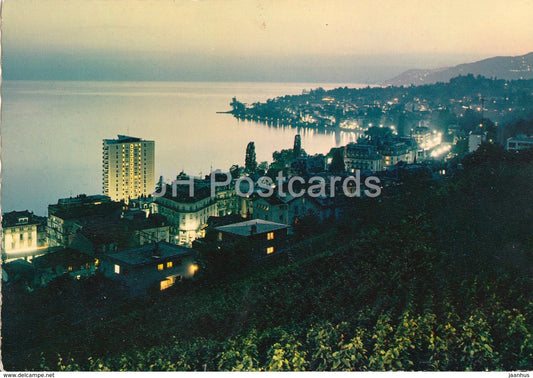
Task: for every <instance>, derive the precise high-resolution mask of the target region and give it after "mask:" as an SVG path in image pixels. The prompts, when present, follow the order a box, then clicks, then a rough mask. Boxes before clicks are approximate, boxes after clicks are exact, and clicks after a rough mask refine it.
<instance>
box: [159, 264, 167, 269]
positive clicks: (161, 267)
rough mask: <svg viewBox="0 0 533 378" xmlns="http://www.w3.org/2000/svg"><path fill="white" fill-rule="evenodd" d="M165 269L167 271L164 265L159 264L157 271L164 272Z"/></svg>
mask: <svg viewBox="0 0 533 378" xmlns="http://www.w3.org/2000/svg"><path fill="white" fill-rule="evenodd" d="M163 269H165V268H164V266H163V264H159V265H158V266H157V270H163Z"/></svg>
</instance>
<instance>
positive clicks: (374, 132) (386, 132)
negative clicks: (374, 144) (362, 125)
mask: <svg viewBox="0 0 533 378" xmlns="http://www.w3.org/2000/svg"><path fill="white" fill-rule="evenodd" d="M365 135H367V136H368V137H369V138H370V139H371V140H372V141H379V140H381V139H387V138H389V137H391V136H392V129H391V128H390V127H378V126H372V127H369V128H368V130H366V131H365Z"/></svg>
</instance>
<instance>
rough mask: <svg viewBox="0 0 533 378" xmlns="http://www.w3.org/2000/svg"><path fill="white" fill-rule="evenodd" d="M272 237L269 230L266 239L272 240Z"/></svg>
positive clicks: (272, 234)
mask: <svg viewBox="0 0 533 378" xmlns="http://www.w3.org/2000/svg"><path fill="white" fill-rule="evenodd" d="M272 239H274V233H273V232H269V233H268V234H267V240H272Z"/></svg>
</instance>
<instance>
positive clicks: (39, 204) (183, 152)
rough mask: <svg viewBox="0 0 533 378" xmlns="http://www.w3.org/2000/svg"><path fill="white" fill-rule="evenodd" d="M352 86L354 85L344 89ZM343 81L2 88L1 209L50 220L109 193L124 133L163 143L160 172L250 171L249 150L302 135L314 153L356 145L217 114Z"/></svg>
mask: <svg viewBox="0 0 533 378" xmlns="http://www.w3.org/2000/svg"><path fill="white" fill-rule="evenodd" d="M344 85H347V86H349V87H354V86H357V85H356V84H352V85H350V84H342V86H344ZM319 86H321V87H323V88H325V89H330V88H335V87H338V86H341V84H310V83H190V82H179V83H177V82H50V81H44V82H27V81H26V82H22V81H4V82H3V83H2V151H1V154H2V212H6V211H11V210H24V209H29V210H33V211H34V212H36V213H37V214H40V215H46V206H47V205H48V204H49V203H54V202H56V201H57V199H58V198H61V197H68V196H70V195H76V194H79V193H87V194H96V193H101V190H102V188H101V167H102V161H101V149H102V139H104V138H115V137H116V135H117V134H126V135H133V136H138V137H141V138H144V139H148V140H154V141H155V146H156V147H155V148H156V176H159V175H163V176H164V177H168V178H171V177H173V176H175V175H176V174H177V173H178V172H180V171H182V170H183V171H185V172H186V173H189V174H194V175H200V174H202V175H205V174H207V173H208V172H209V171H210V169H211V168H213V169H222V170H227V169H228V168H229V167H230V166H231V165H232V164H239V165H244V155H245V150H246V145H247V144H248V142H250V141H254V142H255V146H256V154H257V160H258V161H259V162H260V161H269V162H270V161H271V160H272V153H273V152H274V151H276V150H281V149H286V148H292V144H293V140H294V135H296V134H297V133H299V134H301V135H302V147H303V148H304V149H305V150H306V151H307V152H308V153H310V154H314V153H327V152H328V151H329V150H330V148H331V147H334V146H340V145H345V144H347V143H349V142H351V141H355V140H356V138H357V135H355V134H354V133H352V132H347V131H337V132H319V131H316V130H310V129H298V128H293V127H289V126H279V127H278V126H277V125H276V126H275V125H268V124H263V123H256V122H252V121H239V120H237V119H235V118H234V117H233V116H231V115H229V114H217V113H216V112H217V111H227V110H229V109H230V106H229V102H230V101H231V98H232V97H234V96H236V97H237V99H239V100H241V101H243V102H246V103H253V102H256V101H265V100H266V99H268V98H273V97H276V96H281V95H285V94H301V93H302V90H303V89H313V88H317V87H319Z"/></svg>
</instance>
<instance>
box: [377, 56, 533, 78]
mask: <svg viewBox="0 0 533 378" xmlns="http://www.w3.org/2000/svg"><path fill="white" fill-rule="evenodd" d="M466 74H474V75H482V76H485V77H487V78H492V77H497V78H498V79H507V80H518V79H533V52H531V53H529V54H526V55H521V56H497V57H493V58H488V59H484V60H480V61H478V62H474V63H464V64H459V65H458V66H455V67H443V68H437V69H432V70H409V71H405V72H404V73H402V74H400V75H398V76H396V77H394V78H392V79H389V80H387V81H385V82H383V83H382V84H383V85H395V86H400V85H404V86H408V85H411V84H413V85H423V84H434V83H437V82H448V81H449V80H450V79H451V78H452V77H456V76H459V75H466Z"/></svg>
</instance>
